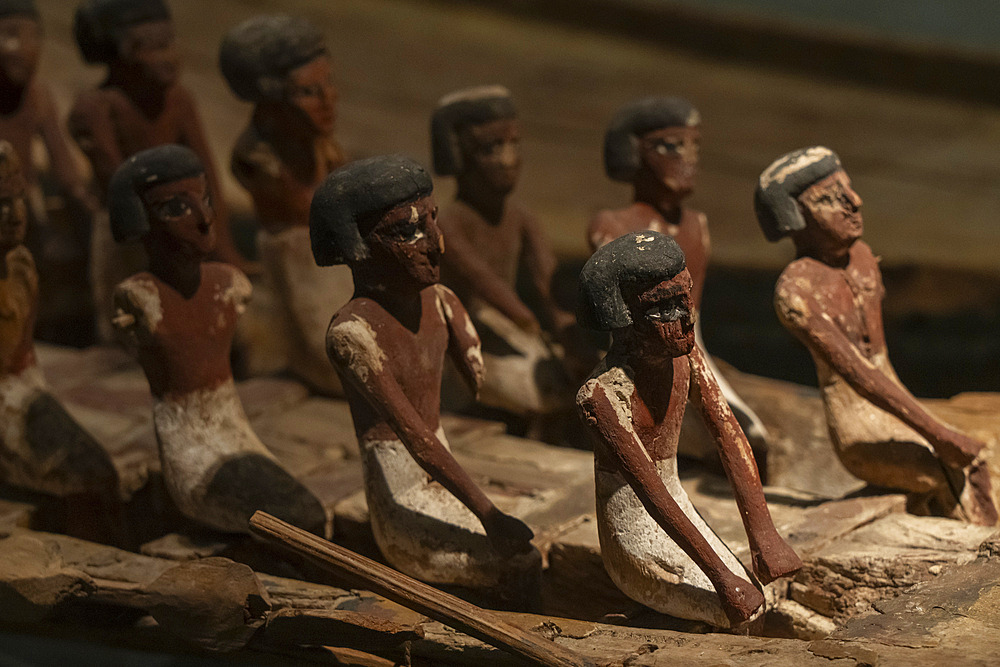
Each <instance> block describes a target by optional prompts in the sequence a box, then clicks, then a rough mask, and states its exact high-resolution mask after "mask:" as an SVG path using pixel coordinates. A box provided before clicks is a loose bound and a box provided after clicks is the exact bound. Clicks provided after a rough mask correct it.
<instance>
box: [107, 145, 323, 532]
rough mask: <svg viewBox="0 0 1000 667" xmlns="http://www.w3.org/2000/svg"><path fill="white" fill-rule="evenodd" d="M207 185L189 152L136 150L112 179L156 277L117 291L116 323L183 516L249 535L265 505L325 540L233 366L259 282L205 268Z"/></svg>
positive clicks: (211, 240)
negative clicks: (252, 414) (138, 374)
mask: <svg viewBox="0 0 1000 667" xmlns="http://www.w3.org/2000/svg"><path fill="white" fill-rule="evenodd" d="M210 192H211V189H210V188H209V184H208V179H207V178H206V175H205V170H204V167H203V166H202V163H201V161H200V160H199V159H198V157H197V156H196V155H195V153H194V152H192V151H191V150H190V149H188V148H184V147H181V146H177V145H167V146H160V147H157V148H152V149H149V150H146V151H142V152H140V153H137V154H136V155H133V156H132V157H130V158H129V159H128V160H126V161H125V162H124V163H123V164H122V166H121V167H119V168H118V170H117V171H116V172H115V175H114V177H113V178H112V179H111V187H110V193H109V205H110V209H109V213H110V217H111V231H112V232H113V233H114V237H115V240H117V241H119V242H133V243H134V242H137V241H141V242H142V244H143V246H144V247H145V249H146V254H147V255H148V262H149V271H148V272H142V273H137V274H136V275H134V276H132V277H130V278H128V279H127V280H125V281H124V282H122V283H121V284H120V285H118V287H117V289H116V290H115V293H114V305H115V316H114V319H113V324H114V328H115V330H116V331H117V333H118V337H119V339H120V340H121V341H122V343H124V344H125V346H126V347H127V348H129V350H130V351H131V352H132V353H133V354H134V355H135V356H136V358H137V359H138V361H139V364H140V365H141V366H142V370H143V371H144V372H145V374H146V379H147V380H148V381H149V389H150V392H151V393H152V394H153V426H154V427H155V430H156V440H157V443H158V444H159V449H160V462H161V464H162V469H163V479H164V482H165V484H166V487H167V491H168V492H169V493H170V497H171V498H172V499H173V501H174V503H175V504H176V505H177V507H178V508H179V509H180V511H181V512H182V513H183V514H184V515H186V516H187V517H189V518H190V519H193V520H194V521H196V522H198V523H201V524H203V525H206V526H209V527H211V528H214V529H216V530H221V531H226V532H249V526H248V523H247V522H248V521H249V519H250V516H251V515H252V514H253V513H254V512H255V511H256V510H264V511H266V512H270V513H271V514H274V515H275V516H278V517H280V518H282V519H284V520H285V521H288V522H290V523H292V524H295V525H296V526H299V527H301V528H304V529H306V530H310V531H313V532H317V533H320V534H322V533H323V532H324V531H325V529H326V525H327V521H326V513H325V511H324V509H323V507H322V505H321V504H320V502H319V501H318V500H317V499H316V497H315V496H313V494H312V493H310V492H309V491H308V490H307V489H306V488H305V487H304V486H302V484H300V483H299V482H298V481H297V480H295V479H294V478H293V477H292V476H291V475H290V474H289V473H288V472H287V471H286V470H285V469H284V468H282V467H281V465H280V464H279V463H278V462H277V460H276V459H275V458H274V456H273V455H272V454H271V452H270V451H268V449H267V448H266V447H264V445H263V444H262V443H261V441H260V440H259V439H258V438H257V436H256V434H255V433H254V432H253V430H252V429H251V427H250V423H249V422H248V421H247V417H246V414H245V413H244V412H243V405H242V404H241V403H240V398H239V395H238V394H237V393H236V385H235V384H234V382H233V376H232V370H231V369H230V365H229V354H230V348H231V346H232V342H233V334H234V333H235V331H236V320H237V318H238V317H239V315H240V313H242V312H243V310H244V309H245V307H246V303H247V301H249V299H250V291H251V288H250V281H249V280H247V278H246V276H245V275H243V273H242V272H241V271H240V270H239V269H237V268H236V267H234V266H231V265H229V264H223V263H221V262H208V261H205V260H206V258H207V257H209V256H210V255H211V254H212V252H213V251H214V250H215V242H216V226H215V212H214V209H213V207H212V199H211V196H210Z"/></svg>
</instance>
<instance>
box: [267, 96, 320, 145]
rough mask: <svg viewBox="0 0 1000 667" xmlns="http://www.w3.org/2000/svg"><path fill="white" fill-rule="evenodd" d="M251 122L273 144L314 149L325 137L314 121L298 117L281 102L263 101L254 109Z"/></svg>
mask: <svg viewBox="0 0 1000 667" xmlns="http://www.w3.org/2000/svg"><path fill="white" fill-rule="evenodd" d="M251 122H252V123H253V125H254V127H255V128H256V129H257V132H259V133H260V135H261V136H262V137H263V138H264V139H265V140H267V142H268V143H269V144H271V145H272V146H287V147H289V148H294V149H304V150H308V151H312V150H313V148H314V147H315V146H316V144H318V143H319V142H321V141H322V140H323V139H324V138H325V137H324V136H323V135H322V134H320V133H319V132H317V131H316V128H315V127H313V125H312V123H307V122H304V121H303V120H302V119H301V118H297V117H296V116H295V114H293V113H289V111H288V109H287V108H286V107H285V105H284V104H280V103H269V102H261V103H260V104H258V105H257V107H256V108H255V109H254V112H253V118H252V120H251Z"/></svg>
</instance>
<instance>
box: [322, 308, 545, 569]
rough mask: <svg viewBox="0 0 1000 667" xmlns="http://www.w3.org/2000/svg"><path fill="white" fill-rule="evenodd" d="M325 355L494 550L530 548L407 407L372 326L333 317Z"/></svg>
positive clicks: (356, 318)
mask: <svg viewBox="0 0 1000 667" xmlns="http://www.w3.org/2000/svg"><path fill="white" fill-rule="evenodd" d="M327 352H328V354H329V355H330V360H331V361H332V362H333V364H334V366H335V367H336V368H337V371H338V373H339V374H340V376H341V377H342V378H343V379H344V380H345V382H347V383H350V385H351V386H352V387H353V388H354V389H355V390H357V391H358V392H359V393H360V394H361V395H362V396H363V397H364V398H365V400H366V401H368V403H369V404H370V405H371V406H372V407H373V408H374V409H375V410H376V411H377V412H378V413H379V414H380V415H381V416H382V417H383V418H384V419H385V420H386V421H388V422H389V424H390V425H391V426H392V429H393V430H394V431H395V432H396V435H397V436H398V437H399V439H400V440H401V441H402V442H403V444H404V445H405V446H406V449H407V450H409V452H410V454H411V455H412V456H413V459H414V460H415V461H416V462H417V464H418V465H419V466H420V467H421V468H423V469H424V470H425V471H427V473H428V474H429V475H430V476H431V478H433V479H434V480H435V481H436V482H438V483H439V484H441V485H442V486H443V487H445V488H446V489H448V491H450V492H451V493H452V494H454V496H455V497H456V498H458V499H459V500H460V501H461V502H462V504H463V505H465V506H466V507H468V508H469V510H471V511H472V513H473V514H475V515H476V516H477V517H479V520H480V521H481V522H482V524H483V527H484V528H485V529H486V534H487V535H488V536H489V538H490V540H491V541H492V542H493V545H494V546H495V547H496V548H497V550H499V551H501V552H503V553H506V554H513V553H518V552H525V551H528V550H529V549H531V544H530V540H531V538H532V537H533V534H532V532H531V529H529V528H528V527H527V526H526V525H524V524H523V523H521V522H520V521H519V520H517V519H515V518H513V517H511V516H508V515H506V514H504V513H503V512H501V511H500V510H499V509H497V508H496V506H495V505H494V504H493V503H492V501H490V499H489V498H487V497H486V494H485V493H483V492H482V490H481V489H480V488H479V487H478V486H477V485H476V483H475V482H474V481H473V480H472V478H471V477H469V473H467V472H466V471H465V469H464V468H462V466H461V465H459V463H458V461H456V460H455V457H454V456H452V454H451V452H450V451H448V449H447V448H446V447H445V446H444V445H442V444H441V441H440V440H438V438H437V435H436V434H435V433H434V431H432V430H431V429H430V428H429V427H428V426H427V424H426V423H425V422H424V420H423V418H422V417H421V416H420V414H419V413H418V412H417V410H416V408H414V407H413V404H412V403H410V400H409V399H408V398H407V396H406V394H405V393H404V392H403V390H402V388H400V386H399V384H398V383H397V382H396V379H395V378H394V377H393V375H392V373H391V371H390V370H389V368H388V363H389V361H388V359H387V358H386V356H385V352H383V351H382V348H381V347H380V346H379V344H378V341H377V340H376V338H375V333H374V329H373V327H372V325H371V323H369V322H368V321H367V320H366V319H365V318H364V317H362V316H361V315H358V314H352V315H349V316H347V317H346V318H344V319H341V318H340V317H338V318H337V319H336V320H334V322H333V324H332V325H331V326H330V331H329V332H328V334H327ZM403 363H405V362H403Z"/></svg>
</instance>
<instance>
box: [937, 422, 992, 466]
mask: <svg viewBox="0 0 1000 667" xmlns="http://www.w3.org/2000/svg"><path fill="white" fill-rule="evenodd" d="M943 431H944V432H943V433H941V435H940V436H939V437H937V438H934V439H932V440H931V445H932V446H933V447H934V451H935V452H937V455H938V458H939V459H941V462H942V463H944V464H945V465H946V466H948V467H951V468H959V469H961V468H965V467H966V466H968V465H969V464H971V463H972V462H973V461H975V460H976V457H977V456H979V453H980V452H981V451H982V449H983V444H982V443H981V442H979V441H978V440H975V439H974V438H970V437H969V436H967V435H965V434H964V433H959V432H958V431H953V430H951V429H949V428H946V429H944V430H943Z"/></svg>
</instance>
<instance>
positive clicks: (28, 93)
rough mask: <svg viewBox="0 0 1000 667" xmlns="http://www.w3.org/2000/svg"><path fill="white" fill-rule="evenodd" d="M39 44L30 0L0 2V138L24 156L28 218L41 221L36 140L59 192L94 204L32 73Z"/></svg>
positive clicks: (86, 205)
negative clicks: (34, 152)
mask: <svg viewBox="0 0 1000 667" xmlns="http://www.w3.org/2000/svg"><path fill="white" fill-rule="evenodd" d="M41 47H42V25H41V22H40V20H39V17H38V9H37V7H36V6H35V2H34V0H0V140H4V141H9V142H10V143H11V145H12V146H13V147H14V150H15V151H16V152H17V154H18V155H20V156H24V163H23V164H22V169H23V171H24V179H25V181H26V183H27V187H28V192H29V197H30V199H29V206H30V211H29V212H30V213H31V217H32V218H33V220H35V221H37V222H44V220H45V217H46V216H45V207H44V203H43V202H42V201H41V196H42V194H41V190H40V185H39V182H38V174H37V173H36V172H35V166H34V164H33V163H32V161H31V160H30V159H29V158H30V156H31V154H32V151H31V146H32V141H34V140H35V139H36V138H41V140H42V142H43V144H44V145H45V149H46V152H47V153H48V158H49V163H50V165H51V170H52V175H53V176H54V177H55V180H56V182H57V183H58V184H59V186H60V188H61V190H62V192H63V193H64V194H65V195H66V196H67V197H69V198H70V199H71V200H73V202H74V203H75V204H77V205H79V206H80V207H82V208H83V209H84V210H86V211H90V212H91V213H93V212H96V211H97V209H98V207H99V204H98V202H97V200H96V199H95V197H94V196H93V194H91V193H90V191H89V190H88V189H87V184H86V181H85V180H84V178H83V176H82V175H81V174H80V170H79V169H78V168H77V165H76V162H75V161H74V159H73V155H72V153H71V152H70V148H69V143H68V142H67V140H66V136H65V135H64V134H63V130H62V128H61V127H60V123H59V112H58V109H56V104H55V99H54V98H53V95H52V91H51V90H50V89H49V86H47V85H46V84H45V83H44V82H42V81H39V80H38V78H37V77H36V76H35V73H36V70H37V68H38V59H39V56H40V55H41Z"/></svg>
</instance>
